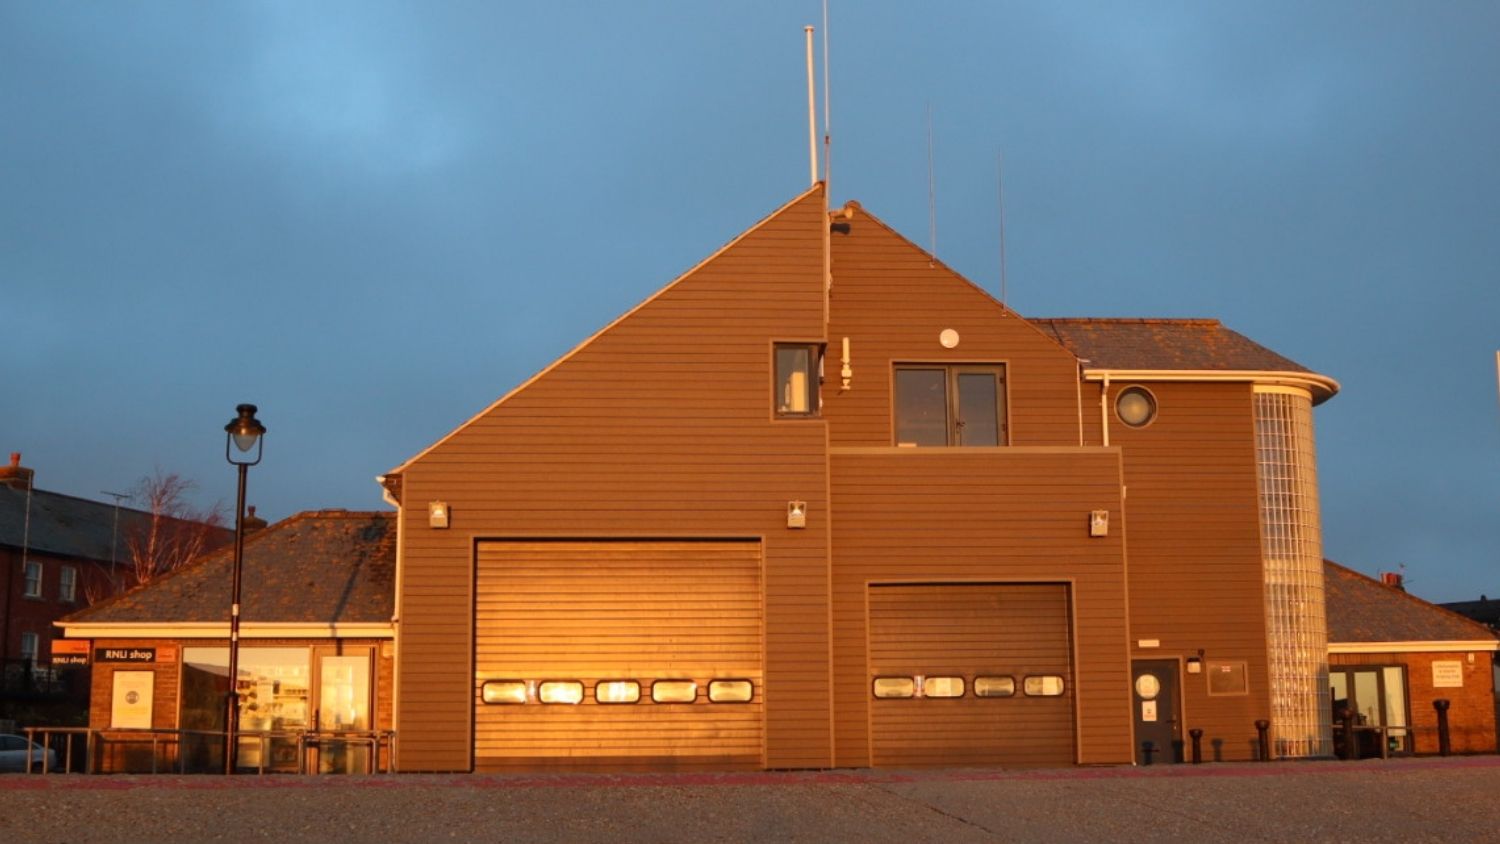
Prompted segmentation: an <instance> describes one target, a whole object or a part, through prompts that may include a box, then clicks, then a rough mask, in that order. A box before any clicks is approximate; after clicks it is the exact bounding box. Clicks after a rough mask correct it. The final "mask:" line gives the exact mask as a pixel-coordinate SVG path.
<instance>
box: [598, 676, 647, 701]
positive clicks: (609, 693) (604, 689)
mask: <svg viewBox="0 0 1500 844" xmlns="http://www.w3.org/2000/svg"><path fill="white" fill-rule="evenodd" d="M640 699H641V684H640V683H637V682H636V681H634V680H605V681H602V682H599V683H596V684H594V700H596V701H598V702H600V703H635V702H636V701H638V700H640Z"/></svg>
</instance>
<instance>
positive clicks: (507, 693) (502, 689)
mask: <svg viewBox="0 0 1500 844" xmlns="http://www.w3.org/2000/svg"><path fill="white" fill-rule="evenodd" d="M479 694H480V698H481V699H482V700H483V701H484V702H485V703H525V702H526V681H525V680H486V681H484V685H483V686H481V687H480V690H479Z"/></svg>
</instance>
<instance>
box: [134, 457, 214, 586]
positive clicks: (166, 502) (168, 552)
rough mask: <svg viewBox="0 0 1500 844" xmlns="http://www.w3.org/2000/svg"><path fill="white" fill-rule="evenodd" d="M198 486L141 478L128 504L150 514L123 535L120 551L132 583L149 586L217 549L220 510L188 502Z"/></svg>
mask: <svg viewBox="0 0 1500 844" xmlns="http://www.w3.org/2000/svg"><path fill="white" fill-rule="evenodd" d="M196 488H197V484H195V483H193V482H192V481H190V480H188V479H186V478H184V477H182V476H181V475H178V474H176V473H175V472H172V473H166V474H163V473H162V471H161V470H160V469H157V470H156V471H155V472H154V473H152V474H150V475H147V476H146V477H144V478H141V479H140V481H139V482H137V483H136V485H135V488H134V489H133V490H132V498H134V499H135V501H137V502H139V503H140V509H142V510H144V511H146V513H147V514H149V518H147V519H146V521H145V523H144V524H142V525H139V526H138V527H136V528H135V529H134V530H130V531H127V532H126V533H125V549H126V552H127V554H128V557H129V562H130V565H131V567H132V573H133V574H134V576H135V581H136V583H141V584H144V583H150V582H151V581H153V580H155V579H156V578H157V577H160V576H161V575H163V574H166V573H167V572H170V571H173V570H176V569H179V568H181V567H182V566H185V565H187V564H188V563H190V562H192V561H193V560H195V559H197V558H198V557H199V556H200V555H202V554H204V553H205V552H207V551H210V550H212V549H213V548H214V547H216V546H217V545H218V544H219V540H220V538H221V535H222V533H223V531H222V530H221V528H222V527H223V525H224V505H223V504H222V503H218V502H216V503H215V504H214V505H213V506H211V507H208V508H206V509H200V508H196V507H194V506H193V505H192V504H191V503H189V502H188V500H187V496H188V494H189V493H191V492H192V491H193V490H194V489H196Z"/></svg>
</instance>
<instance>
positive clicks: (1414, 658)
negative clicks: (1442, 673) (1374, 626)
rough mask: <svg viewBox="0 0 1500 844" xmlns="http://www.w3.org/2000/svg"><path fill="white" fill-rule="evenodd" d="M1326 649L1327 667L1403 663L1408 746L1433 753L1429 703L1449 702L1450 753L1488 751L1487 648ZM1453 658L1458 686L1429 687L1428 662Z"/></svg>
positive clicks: (1491, 710) (1491, 743)
mask: <svg viewBox="0 0 1500 844" xmlns="http://www.w3.org/2000/svg"><path fill="white" fill-rule="evenodd" d="M1470 655H1471V654H1470V653H1469V652H1460V653H1384V654H1332V655H1330V656H1329V658H1328V661H1329V664H1330V665H1333V666H1341V665H1344V666H1349V665H1372V666H1373V665H1404V666H1406V681H1407V686H1408V688H1407V700H1408V702H1409V707H1410V709H1409V719H1410V722H1411V727H1412V739H1413V743H1414V744H1413V749H1414V751H1415V752H1416V753H1418V754H1431V753H1437V752H1438V737H1437V710H1436V709H1434V708H1433V705H1432V702H1433V701H1434V700H1437V699H1439V698H1443V699H1446V700H1447V701H1449V709H1448V732H1449V739H1450V741H1451V745H1452V750H1453V752H1454V753H1494V752H1495V750H1496V745H1495V718H1496V705H1495V694H1494V680H1493V675H1492V673H1491V672H1492V668H1491V666H1492V660H1493V657H1494V654H1493V653H1487V652H1483V651H1478V652H1473V653H1472V656H1473V661H1472V662H1470V661H1469V658H1470ZM1435 661H1457V662H1459V663H1460V664H1461V665H1462V666H1463V686H1462V687H1459V688H1435V687H1434V686H1433V682H1432V680H1433V678H1432V663H1433V662H1435Z"/></svg>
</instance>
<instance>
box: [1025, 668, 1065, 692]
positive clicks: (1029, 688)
mask: <svg viewBox="0 0 1500 844" xmlns="http://www.w3.org/2000/svg"><path fill="white" fill-rule="evenodd" d="M1063 688H1064V687H1063V678H1061V677H1059V676H1058V675H1056V674H1041V675H1034V676H1031V677H1027V678H1026V680H1025V682H1024V683H1022V689H1023V690H1024V691H1025V692H1026V696H1027V697H1057V696H1059V695H1061V694H1062V693H1063Z"/></svg>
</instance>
